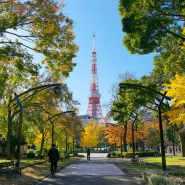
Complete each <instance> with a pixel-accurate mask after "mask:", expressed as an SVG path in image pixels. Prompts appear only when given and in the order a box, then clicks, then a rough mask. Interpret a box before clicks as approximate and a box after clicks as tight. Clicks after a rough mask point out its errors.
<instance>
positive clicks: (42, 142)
mask: <svg viewBox="0 0 185 185" xmlns="http://www.w3.org/2000/svg"><path fill="white" fill-rule="evenodd" d="M43 146H44V134H43V133H42V140H41V146H40V155H42V149H43Z"/></svg>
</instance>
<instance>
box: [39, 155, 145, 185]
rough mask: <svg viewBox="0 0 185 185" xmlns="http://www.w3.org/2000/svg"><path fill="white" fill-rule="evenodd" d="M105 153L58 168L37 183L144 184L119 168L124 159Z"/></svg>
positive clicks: (81, 184) (84, 184) (49, 184)
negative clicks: (108, 156) (52, 174)
mask: <svg viewBox="0 0 185 185" xmlns="http://www.w3.org/2000/svg"><path fill="white" fill-rule="evenodd" d="M105 156H106V154H91V160H90V161H87V158H86V157H83V158H82V159H80V160H78V161H76V162H74V163H72V164H71V165H68V166H66V167H65V168H63V169H61V170H58V171H57V172H56V173H55V177H51V176H49V177H46V178H44V179H43V180H42V181H39V182H37V183H36V184H37V185H51V184H54V185H104V184H105V185H107V184H108V185H109V184H110V185H114V184H115V185H118V184H119V185H120V184H123V185H144V183H143V182H142V181H140V180H139V179H137V178H135V177H132V176H131V175H129V173H128V172H127V171H126V170H125V169H120V168H118V167H119V164H120V162H122V163H123V162H124V159H117V160H112V159H109V158H106V157H105Z"/></svg>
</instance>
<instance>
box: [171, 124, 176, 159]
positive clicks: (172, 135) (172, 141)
mask: <svg viewBox="0 0 185 185" xmlns="http://www.w3.org/2000/svg"><path fill="white" fill-rule="evenodd" d="M171 129H172V142H173V146H172V147H173V155H174V156H175V147H174V135H173V128H172V127H171Z"/></svg>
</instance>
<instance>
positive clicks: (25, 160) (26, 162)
mask: <svg viewBox="0 0 185 185" xmlns="http://www.w3.org/2000/svg"><path fill="white" fill-rule="evenodd" d="M12 160H13V161H15V159H12ZM45 160H46V159H35V158H26V157H22V158H21V159H20V166H26V165H29V164H34V163H37V162H42V161H45ZM8 161H11V160H7V159H6V158H2V157H0V163H3V162H8Z"/></svg>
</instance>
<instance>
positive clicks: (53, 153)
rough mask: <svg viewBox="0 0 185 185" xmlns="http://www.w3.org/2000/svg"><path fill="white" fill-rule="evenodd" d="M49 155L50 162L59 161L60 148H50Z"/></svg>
mask: <svg viewBox="0 0 185 185" xmlns="http://www.w3.org/2000/svg"><path fill="white" fill-rule="evenodd" d="M48 156H49V161H50V162H52V163H55V162H58V160H59V152H58V149H56V148H52V149H50V150H49V153H48Z"/></svg>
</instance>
